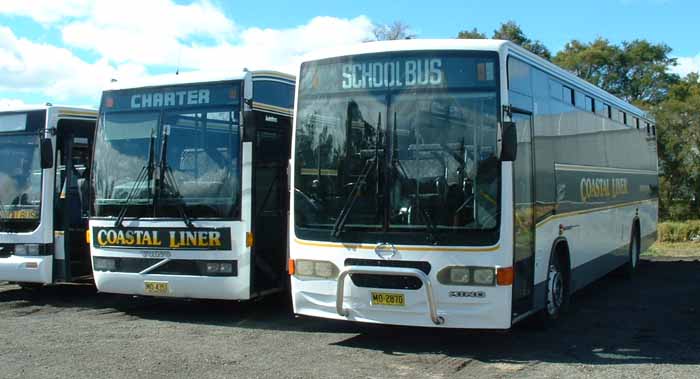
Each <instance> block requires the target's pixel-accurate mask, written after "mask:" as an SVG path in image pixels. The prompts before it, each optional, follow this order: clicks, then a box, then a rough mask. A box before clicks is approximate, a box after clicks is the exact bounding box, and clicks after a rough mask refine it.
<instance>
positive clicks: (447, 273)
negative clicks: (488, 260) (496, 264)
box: [437, 266, 496, 286]
mask: <svg viewBox="0 0 700 379" xmlns="http://www.w3.org/2000/svg"><path fill="white" fill-rule="evenodd" d="M437 278H438V281H439V282H440V283H442V284H445V285H452V286H493V285H495V281H496V269H495V268H493V267H466V266H450V267H445V268H443V269H442V270H440V272H438V274H437Z"/></svg>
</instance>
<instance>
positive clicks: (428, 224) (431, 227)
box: [392, 112, 437, 242]
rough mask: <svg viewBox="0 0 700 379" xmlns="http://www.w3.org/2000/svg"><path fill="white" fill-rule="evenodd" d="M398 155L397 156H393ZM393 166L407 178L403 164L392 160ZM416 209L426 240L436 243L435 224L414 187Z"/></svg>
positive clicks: (395, 142)
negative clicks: (423, 226)
mask: <svg viewBox="0 0 700 379" xmlns="http://www.w3.org/2000/svg"><path fill="white" fill-rule="evenodd" d="M396 128H397V126H396V112H394V133H393V138H394V150H398V134H397V131H396ZM395 155H398V154H395ZM392 163H393V166H394V169H395V170H397V172H399V174H400V175H402V176H403V177H404V178H408V173H406V169H405V168H404V167H403V164H401V161H400V160H399V159H394V160H393V162H392ZM415 196H416V207H418V211H419V212H420V214H421V216H423V219H424V220H425V229H426V231H427V232H428V238H430V240H431V241H433V242H437V227H436V226H435V223H434V222H433V219H432V218H430V214H428V211H426V210H425V208H423V207H422V206H421V204H420V186H419V185H416V194H415Z"/></svg>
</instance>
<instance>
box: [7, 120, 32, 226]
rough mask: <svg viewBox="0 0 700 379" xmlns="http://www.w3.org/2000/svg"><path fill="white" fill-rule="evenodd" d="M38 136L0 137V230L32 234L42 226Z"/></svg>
mask: <svg viewBox="0 0 700 379" xmlns="http://www.w3.org/2000/svg"><path fill="white" fill-rule="evenodd" d="M39 156H40V153H39V135H38V134H37V133H31V134H11V135H0V231H13V232H20V231H31V230H33V229H35V228H36V227H37V226H38V225H39V215H40V207H41V160H40V157H39Z"/></svg>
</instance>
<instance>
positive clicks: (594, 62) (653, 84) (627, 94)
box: [553, 38, 679, 107]
mask: <svg viewBox="0 0 700 379" xmlns="http://www.w3.org/2000/svg"><path fill="white" fill-rule="evenodd" d="M670 53H671V49H670V48H669V47H668V46H667V45H665V44H656V45H655V44H652V43H650V42H648V41H646V40H634V41H632V42H623V43H622V44H621V45H620V46H616V45H613V44H611V43H610V42H609V41H608V40H606V39H603V38H598V39H596V40H594V41H593V42H590V43H583V42H581V41H578V40H573V41H571V42H569V43H567V44H566V46H565V47H564V50H562V51H560V52H559V53H557V55H556V56H555V57H554V59H553V62H554V63H556V64H557V65H559V66H561V67H563V68H565V69H568V70H570V71H572V72H573V73H574V74H576V75H578V76H580V77H581V78H583V79H586V80H588V81H589V82H591V83H593V84H595V85H597V86H598V87H601V88H603V89H604V90H606V91H608V92H610V93H612V94H614V95H616V96H618V97H621V98H623V99H625V100H627V101H629V102H633V103H636V104H637V105H640V106H643V107H647V106H650V105H653V104H658V103H659V102H660V101H662V100H663V99H664V97H665V96H666V94H667V92H668V89H669V88H670V86H671V85H673V84H674V83H677V82H678V80H679V77H678V76H677V75H675V74H671V73H669V72H668V69H669V68H670V67H672V66H674V65H675V64H676V61H675V59H673V58H670V57H669V54H670Z"/></svg>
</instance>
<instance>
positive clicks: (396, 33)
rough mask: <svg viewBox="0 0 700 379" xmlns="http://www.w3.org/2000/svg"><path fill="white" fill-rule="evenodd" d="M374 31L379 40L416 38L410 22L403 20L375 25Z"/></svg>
mask: <svg viewBox="0 0 700 379" xmlns="http://www.w3.org/2000/svg"><path fill="white" fill-rule="evenodd" d="M373 32H374V38H375V39H376V40H377V41H390V40H398V39H413V38H416V35H415V34H413V33H411V29H410V27H409V26H408V24H406V23H404V22H403V21H394V22H393V23H392V24H391V25H375V27H374V30H373Z"/></svg>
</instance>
